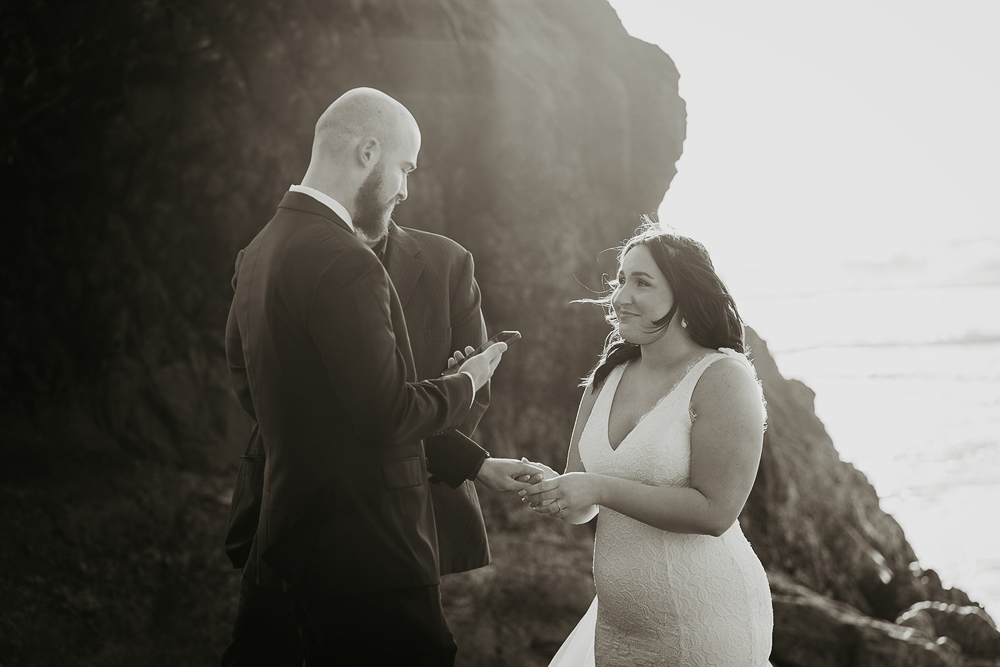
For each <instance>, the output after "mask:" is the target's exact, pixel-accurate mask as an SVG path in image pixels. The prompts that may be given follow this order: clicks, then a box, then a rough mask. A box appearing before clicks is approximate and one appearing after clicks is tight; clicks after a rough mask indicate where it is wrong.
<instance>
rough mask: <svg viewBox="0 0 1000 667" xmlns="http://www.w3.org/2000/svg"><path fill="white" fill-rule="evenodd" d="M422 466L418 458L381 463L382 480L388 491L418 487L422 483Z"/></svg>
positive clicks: (412, 457)
mask: <svg viewBox="0 0 1000 667" xmlns="http://www.w3.org/2000/svg"><path fill="white" fill-rule="evenodd" d="M424 477H425V475H424V470H423V466H422V465H420V457H419V456H411V457H409V458H405V459H393V460H391V461H383V462H382V480H383V481H384V482H385V486H386V488H388V489H405V488H407V487H409V486H420V484H421V483H423V481H424Z"/></svg>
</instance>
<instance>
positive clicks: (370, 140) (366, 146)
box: [358, 137, 382, 168]
mask: <svg viewBox="0 0 1000 667" xmlns="http://www.w3.org/2000/svg"><path fill="white" fill-rule="evenodd" d="M381 155H382V144H380V143H379V141H378V139H376V138H375V137H365V138H364V139H362V140H361V143H360V144H358V160H359V161H360V162H361V166H362V167H365V168H367V167H369V166H370V165H373V164H375V163H376V162H378V159H379V157H381Z"/></svg>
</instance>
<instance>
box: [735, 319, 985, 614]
mask: <svg viewBox="0 0 1000 667" xmlns="http://www.w3.org/2000/svg"><path fill="white" fill-rule="evenodd" d="M747 342H748V344H749V346H750V348H751V350H752V352H751V357H752V359H753V361H754V365H755V366H756V368H757V373H758V376H759V377H760V380H761V382H762V383H763V387H764V395H765V397H766V399H767V409H768V422H769V423H768V428H767V432H766V433H765V436H764V454H763V456H762V459H761V464H760V471H759V472H758V474H757V481H756V483H755V485H754V489H753V492H752V493H751V495H750V499H749V501H748V502H747V506H746V507H745V508H744V510H743V514H742V516H741V517H740V522H741V524H742V525H743V530H744V532H745V533H746V535H747V538H748V539H749V540H750V542H751V544H753V546H754V550H755V551H756V552H757V554H758V555H759V556H760V558H761V560H762V561H763V562H764V563H765V565H766V566H767V567H768V568H769V569H770V570H773V571H780V572H786V573H788V574H790V575H791V576H792V577H793V578H794V579H795V580H796V581H798V582H799V583H801V584H803V585H805V586H808V587H809V588H812V589H813V590H815V591H818V592H820V593H823V594H825V595H829V596H830V597H832V598H834V599H836V600H840V601H842V602H846V603H848V604H850V605H852V606H854V607H856V608H857V609H858V610H860V611H861V612H863V613H865V614H868V615H870V616H874V617H876V618H881V619H884V620H887V621H891V620H894V619H895V618H896V617H897V616H898V615H899V613H900V612H901V611H902V610H903V609H905V608H906V607H908V606H909V605H911V604H913V603H914V602H916V601H919V600H940V601H943V602H949V603H955V604H969V599H968V597H967V596H966V595H965V594H964V593H962V592H961V591H957V590H945V589H944V588H943V587H942V586H941V584H940V580H939V579H938V578H937V575H936V574H935V573H933V572H932V571H930V572H924V571H923V570H920V569H918V568H917V567H916V566H915V562H916V557H915V555H914V553H913V550H912V549H911V547H910V545H909V544H908V543H907V542H906V538H905V537H904V535H903V531H902V529H901V528H900V527H899V524H897V523H896V521H895V520H894V519H893V518H892V517H891V516H889V515H887V514H885V513H884V512H882V510H881V509H880V508H879V501H878V495H877V494H876V492H875V489H874V488H873V487H872V486H871V484H869V483H868V480H867V479H866V478H865V476H864V474H863V473H861V472H859V471H858V470H857V469H855V468H854V466H852V465H850V464H849V463H844V462H843V461H841V460H840V457H839V455H838V454H837V450H836V449H835V448H834V446H833V442H832V441H831V440H830V436H829V435H827V433H826V430H825V429H824V428H823V424H822V423H821V422H820V420H819V419H818V418H817V417H816V413H815V411H814V407H813V396H814V394H813V393H812V391H811V390H810V389H809V388H808V387H806V386H805V385H803V384H802V383H800V382H797V381H795V380H785V379H784V378H783V377H782V376H781V374H780V372H779V371H778V368H777V366H776V365H775V363H774V360H773V359H772V358H771V357H770V355H769V354H768V352H767V346H766V345H765V344H764V342H763V341H762V340H760V338H758V337H757V335H756V334H755V333H754V332H752V331H749V332H748V336H747Z"/></svg>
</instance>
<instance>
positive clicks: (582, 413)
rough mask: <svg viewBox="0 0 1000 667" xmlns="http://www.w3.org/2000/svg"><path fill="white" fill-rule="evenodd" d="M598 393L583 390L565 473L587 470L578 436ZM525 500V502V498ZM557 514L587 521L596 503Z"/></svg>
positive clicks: (593, 515) (563, 517) (592, 513)
mask: <svg viewBox="0 0 1000 667" xmlns="http://www.w3.org/2000/svg"><path fill="white" fill-rule="evenodd" d="M600 393H601V392H600V390H598V391H596V392H595V391H592V390H591V388H590V387H587V388H586V389H584V390H583V397H582V398H581V399H580V407H579V408H577V411H576V423H574V424H573V434H572V435H571V436H570V439H569V452H568V453H567V454H566V472H567V473H571V472H576V473H583V472H586V471H587V469H586V468H584V466H583V459H581V458H580V436H581V435H582V434H583V428H584V427H585V426H586V425H587V420H588V419H590V413H591V412H592V411H593V409H594V403H596V402H597V397H598V395H599V394H600ZM525 502H527V500H526V499H525ZM557 516H558V517H559V518H560V519H562V520H563V521H567V522H569V523H574V524H581V523H587V522H588V521H590V520H591V519H593V518H594V517H595V516H597V505H596V504H593V503H591V504H590V505H588V506H586V507H579V508H576V509H575V510H574V511H572V512H559V513H558V515H557Z"/></svg>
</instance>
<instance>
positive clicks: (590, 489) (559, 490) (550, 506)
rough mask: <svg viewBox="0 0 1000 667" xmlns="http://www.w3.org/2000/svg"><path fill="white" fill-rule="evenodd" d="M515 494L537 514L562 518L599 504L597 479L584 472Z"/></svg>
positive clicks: (552, 480)
mask: <svg viewBox="0 0 1000 667" xmlns="http://www.w3.org/2000/svg"><path fill="white" fill-rule="evenodd" d="M518 493H520V495H521V501H522V502H525V503H527V504H528V505H530V506H531V509H533V510H535V512H537V513H538V514H550V515H554V516H564V515H568V514H572V513H574V512H577V511H580V510H586V509H589V508H590V507H591V506H593V505H599V504H600V488H599V487H598V478H597V476H596V475H592V474H590V473H586V472H571V473H567V474H565V475H559V476H558V477H553V478H552V479H547V480H545V481H543V482H540V483H538V484H535V485H533V486H529V487H528V488H527V489H523V490H521V491H519V492H518Z"/></svg>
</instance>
